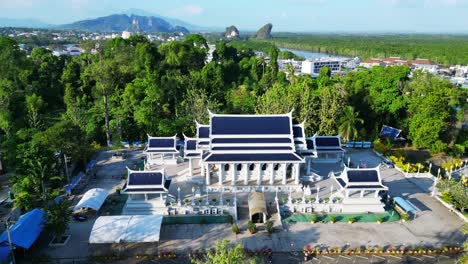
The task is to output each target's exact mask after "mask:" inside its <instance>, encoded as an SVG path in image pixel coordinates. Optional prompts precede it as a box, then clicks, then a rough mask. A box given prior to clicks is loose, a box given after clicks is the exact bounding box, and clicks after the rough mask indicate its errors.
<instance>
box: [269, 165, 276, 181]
mask: <svg viewBox="0 0 468 264" xmlns="http://www.w3.org/2000/svg"><path fill="white" fill-rule="evenodd" d="M268 166H269V167H270V184H273V182H274V175H275V164H273V163H270V164H269V165H268Z"/></svg>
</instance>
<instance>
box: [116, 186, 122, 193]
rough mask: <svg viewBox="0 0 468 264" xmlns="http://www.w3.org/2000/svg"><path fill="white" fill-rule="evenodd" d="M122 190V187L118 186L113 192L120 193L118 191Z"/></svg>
mask: <svg viewBox="0 0 468 264" xmlns="http://www.w3.org/2000/svg"><path fill="white" fill-rule="evenodd" d="M121 190H122V187H120V186H118V187H117V188H115V193H117V194H120V191H121Z"/></svg>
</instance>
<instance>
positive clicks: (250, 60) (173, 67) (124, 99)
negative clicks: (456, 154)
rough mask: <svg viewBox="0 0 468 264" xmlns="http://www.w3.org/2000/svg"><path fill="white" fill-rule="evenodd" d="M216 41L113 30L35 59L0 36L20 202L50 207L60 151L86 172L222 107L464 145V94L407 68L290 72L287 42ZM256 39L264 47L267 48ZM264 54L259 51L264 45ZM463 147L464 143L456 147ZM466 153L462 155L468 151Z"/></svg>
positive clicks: (4, 132) (349, 136)
mask: <svg viewBox="0 0 468 264" xmlns="http://www.w3.org/2000/svg"><path fill="white" fill-rule="evenodd" d="M234 43H235V42H231V43H230V44H227V43H225V42H218V43H216V51H215V52H214V53H213V60H212V61H211V62H208V63H207V62H206V61H205V58H206V55H207V51H208V47H207V42H206V40H205V39H204V38H203V37H201V36H200V35H190V36H188V37H187V38H186V39H185V40H184V41H173V42H169V43H165V44H162V45H160V46H157V45H156V44H154V43H150V42H148V41H147V39H146V38H145V37H144V36H132V37H131V38H129V39H127V40H124V39H121V38H116V39H112V40H109V41H107V42H105V43H103V45H100V48H99V53H98V54H96V55H91V54H89V53H83V54H82V55H80V56H77V57H73V58H71V57H55V56H53V55H52V54H51V52H50V51H48V50H46V49H44V48H36V49H35V50H34V51H33V52H32V54H31V56H30V57H27V56H26V54H25V53H23V52H22V51H21V50H19V48H18V46H17V44H16V42H15V41H13V40H11V39H9V38H0V60H1V61H2V63H1V64H0V143H1V149H2V152H3V156H4V157H3V158H4V161H5V163H6V166H7V169H8V170H9V171H11V172H13V175H14V176H13V177H12V178H11V181H12V184H13V189H14V190H15V192H16V194H17V195H16V197H17V201H16V204H17V205H21V206H23V207H25V208H26V209H30V208H33V207H36V206H45V205H46V204H47V201H48V200H49V199H50V198H53V197H54V195H56V194H57V192H58V190H59V189H60V187H61V186H63V184H64V183H66V181H67V177H66V175H65V173H64V171H65V170H64V162H63V156H64V155H67V156H68V157H70V158H71V161H72V162H73V163H75V164H76V165H77V170H79V169H82V168H83V166H84V164H86V161H87V160H88V159H89V157H90V155H92V153H93V152H94V151H95V150H96V149H97V148H98V147H99V146H107V145H110V144H111V143H112V142H114V143H116V142H120V141H122V140H124V141H144V140H146V136H147V134H150V135H155V136H172V135H174V134H178V135H179V136H182V133H185V134H186V135H188V136H193V135H194V134H195V125H194V122H193V120H198V121H199V122H202V123H207V122H208V120H209V115H208V109H210V110H211V111H212V112H215V113H245V114H255V113H265V114H266V113H287V112H290V111H292V110H294V111H293V118H294V121H295V122H305V130H306V133H307V134H308V135H311V134H313V133H316V132H318V133H319V134H323V135H330V134H337V133H342V135H343V136H344V137H345V140H354V139H359V140H364V139H367V140H374V139H375V138H376V137H377V135H378V132H379V130H380V128H381V126H382V124H387V125H390V126H395V127H399V128H402V129H403V131H405V135H404V136H406V137H407V138H408V139H409V140H410V142H411V141H412V142H413V143H414V145H415V146H417V147H420V148H428V149H430V150H431V151H433V152H441V151H446V150H448V149H450V148H453V147H454V146H456V145H460V146H464V147H465V149H467V148H466V147H467V146H466V144H467V143H468V140H467V139H466V136H467V133H460V132H459V131H460V130H459V129H457V128H456V124H457V123H459V121H460V119H461V117H462V116H463V114H461V113H464V112H466V110H467V106H466V103H465V100H466V99H465V98H466V97H467V95H466V91H465V90H461V89H457V88H455V87H454V86H453V85H451V84H450V83H448V82H447V81H444V80H440V79H438V78H437V77H434V76H432V75H430V74H425V73H415V74H414V76H413V78H412V79H409V77H408V74H409V69H408V68H407V67H403V66H399V67H388V68H382V67H375V68H373V69H371V70H368V71H359V72H351V73H349V74H347V75H346V76H345V77H342V76H335V77H332V76H331V73H330V70H329V69H327V68H322V70H321V71H320V74H319V76H318V78H316V79H313V78H312V77H310V76H305V75H304V76H295V75H292V74H290V75H289V77H287V76H286V74H285V73H284V72H281V71H279V70H278V63H277V62H278V57H279V54H280V52H279V50H278V49H277V48H276V47H275V46H273V45H271V44H266V43H263V44H265V46H266V47H267V48H264V49H263V50H264V51H265V52H266V53H267V54H268V56H269V57H270V60H269V61H268V62H267V61H266V60H264V59H263V58H262V57H258V58H257V57H255V56H254V53H253V51H252V49H251V48H249V47H239V46H236V44H234ZM263 44H262V42H258V44H256V45H263ZM255 50H257V48H255ZM454 144H455V145H454ZM462 154H463V152H462Z"/></svg>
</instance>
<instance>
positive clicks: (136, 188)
mask: <svg viewBox="0 0 468 264" xmlns="http://www.w3.org/2000/svg"><path fill="white" fill-rule="evenodd" d="M127 170H128V177H127V181H126V182H125V184H124V186H123V188H122V190H121V191H120V193H122V194H128V195H129V200H145V201H147V200H151V199H153V198H156V197H158V198H160V199H159V200H161V201H162V200H164V199H165V197H166V196H167V194H168V193H169V187H170V185H171V180H170V179H166V175H165V172H164V169H162V170H152V171H149V170H148V171H134V170H130V169H128V168H127Z"/></svg>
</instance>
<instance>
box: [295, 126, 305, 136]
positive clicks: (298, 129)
mask: <svg viewBox="0 0 468 264" xmlns="http://www.w3.org/2000/svg"><path fill="white" fill-rule="evenodd" d="M293 134H294V137H295V138H298V137H303V136H304V134H302V127H300V126H293Z"/></svg>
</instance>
